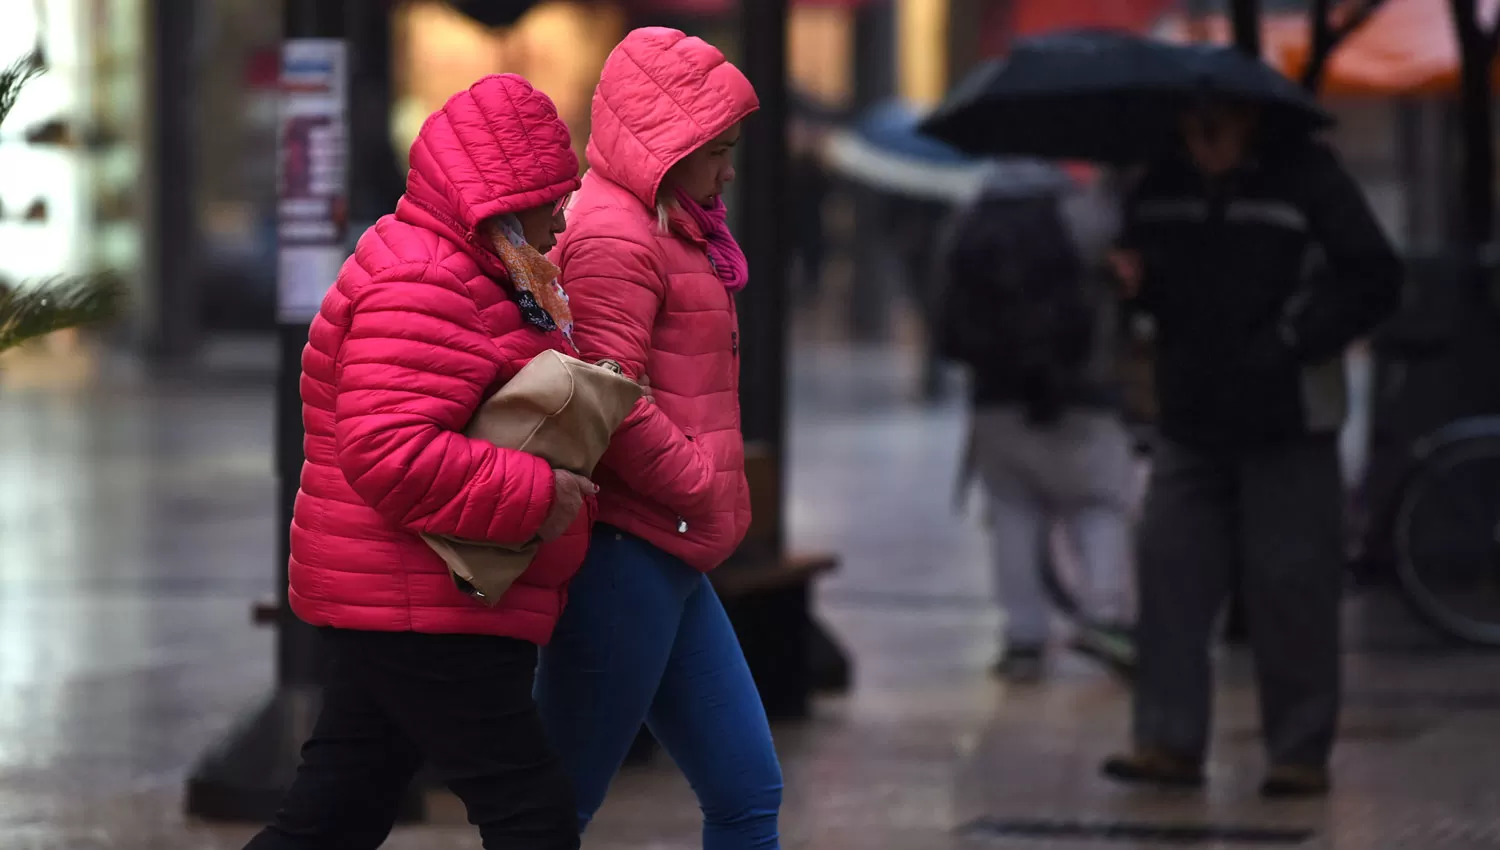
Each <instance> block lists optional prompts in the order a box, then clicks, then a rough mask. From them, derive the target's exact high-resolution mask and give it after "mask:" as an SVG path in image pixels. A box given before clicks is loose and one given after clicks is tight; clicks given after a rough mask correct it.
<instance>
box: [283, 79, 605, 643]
mask: <svg viewBox="0 0 1500 850" xmlns="http://www.w3.org/2000/svg"><path fill="white" fill-rule="evenodd" d="M577 185H578V160H577V157H576V156H574V154H573V152H572V150H571V149H570V148H569V146H568V130H567V127H566V126H564V124H563V123H562V121H561V120H559V119H558V117H557V111H556V110H555V109H554V108H553V105H552V102H551V101H550V100H548V99H547V97H546V96H545V95H543V94H541V93H539V92H537V91H536V90H535V89H533V88H532V87H531V85H530V84H529V83H527V82H526V81H525V80H523V79H521V78H520V77H517V76H514V75H504V76H493V77H486V78H485V79H483V80H480V81H479V82H478V83H475V84H474V86H473V87H472V88H470V89H469V90H468V91H466V92H460V93H459V94H457V95H454V97H453V98H452V99H451V100H449V101H448V103H447V104H446V105H445V106H444V107H443V108H442V109H441V110H439V111H438V112H436V113H434V114H433V116H432V117H431V118H429V119H428V120H427V123H426V124H424V125H423V127H422V131H421V133H420V134H419V135H418V136H417V140H416V143H415V144H413V145H412V149H411V172H410V175H409V176H408V178H407V186H406V195H405V196H404V197H403V198H402V199H401V201H400V203H399V204H398V205H397V206H396V213H395V214H394V215H388V216H386V217H384V218H382V219H381V220H380V221H378V222H377V223H376V224H375V225H374V226H373V227H371V228H370V229H369V230H368V231H366V232H365V234H364V236H362V237H361V238H360V240H359V245H358V247H357V248H356V249H355V252H354V256H353V257H351V258H350V259H349V260H348V261H347V262H345V263H344V267H343V269H342V270H341V271H340V272H339V276H338V281H337V282H336V283H335V284H334V286H333V288H332V289H331V290H330V291H329V293H328V295H327V297H326V298H325V299H324V300H323V306H322V311H321V313H320V314H319V315H318V317H317V318H316V319H315V320H314V321H313V324H312V331H311V336H310V340H309V342H308V345H307V348H306V349H305V350H304V352H303V355H302V402H303V407H302V418H303V422H304V423H305V425H306V428H307V438H306V441H305V446H306V450H307V463H306V464H305V465H304V466H303V468H302V489H301V492H299V493H298V494H297V506H296V513H295V517H294V519H293V523H292V557H291V605H292V608H293V610H295V611H296V613H297V615H298V616H299V617H301V618H302V619H304V620H306V621H307V622H309V623H311V624H313V625H315V626H335V627H339V628H346V629H360V630H366V631H415V632H431V633H464V634H486V635H504V636H508V637H515V638H521V639H523V640H528V641H531V642H533V643H538V644H540V643H545V642H546V641H547V639H548V638H549V637H550V636H551V634H552V629H553V626H554V625H555V624H556V622H557V618H558V615H559V614H560V613H561V612H562V607H563V602H564V600H565V596H566V592H567V586H568V582H569V580H570V579H571V578H572V577H573V574H574V573H575V572H576V571H577V570H578V567H579V565H580V564H581V563H582V562H583V556H584V552H585V551H586V550H587V548H588V533H589V529H590V524H591V521H592V519H593V515H594V514H595V512H596V506H595V505H593V504H592V503H591V504H590V505H589V506H588V507H587V509H586V510H585V511H584V512H583V513H582V514H581V515H580V516H579V518H578V520H577V522H575V523H574V525H573V527H572V529H571V530H569V532H568V533H567V534H565V535H564V536H563V537H561V538H559V539H558V540H555V541H553V542H551V543H549V544H547V545H545V546H543V547H542V549H541V552H540V553H539V554H538V555H537V558H536V561H535V562H534V563H533V564H532V565H531V567H530V568H529V569H528V570H527V571H526V573H525V574H524V575H522V576H521V577H520V579H519V580H518V581H517V582H516V583H515V585H513V586H512V587H511V589H510V590H509V591H508V592H507V593H506V594H505V595H504V596H503V597H502V598H501V600H500V602H499V604H498V605H497V606H496V607H494V608H486V607H485V606H484V605H483V604H481V603H480V602H478V601H476V600H474V599H471V598H470V597H468V596H466V595H464V594H463V593H461V592H460V591H459V590H457V589H456V588H455V587H454V586H453V581H452V579H451V578H450V577H449V575H448V571H447V568H446V567H445V566H444V564H443V561H442V560H441V559H440V558H438V556H437V555H435V554H433V552H432V550H431V549H429V548H428V546H427V544H425V543H423V542H422V539H421V537H419V536H418V535H419V533H423V532H425V533H429V534H440V535H452V536H455V537H461V538H465V539H471V540H488V541H495V542H504V543H523V542H526V541H528V540H531V539H532V538H533V537H534V536H535V535H536V532H537V529H538V527H539V526H540V525H541V524H542V521H543V520H544V519H545V518H546V516H547V514H548V512H549V511H550V510H551V508H552V499H553V479H552V470H551V469H550V468H549V467H548V465H547V464H546V463H545V462H544V461H542V460H540V459H539V458H537V457H534V456H532V455H528V454H522V453H521V452H517V451H511V450H509V449H498V448H496V447H495V446H493V445H490V444H489V443H485V442H482V441H479V440H471V439H469V438H468V437H465V436H464V435H463V434H462V433H461V432H462V431H463V429H464V427H465V426H466V425H467V424H468V422H469V419H470V418H471V417H472V416H473V414H474V411H475V410H476V409H477V408H478V407H479V404H480V402H481V401H483V400H484V399H486V398H488V397H489V396H490V395H491V394H493V393H494V392H495V391H496V390H497V389H499V388H500V386H501V385H503V384H504V383H505V382H506V381H507V380H509V379H510V378H511V377H512V376H513V375H515V374H516V372H517V371H519V370H520V369H521V367H522V366H524V365H525V364H526V363H527V362H529V361H530V360H531V358H532V357H535V356H536V355H537V354H539V353H541V352H543V351H546V350H548V349H555V350H559V351H564V352H568V353H572V352H573V349H572V346H571V345H569V344H568V342H567V340H566V339H565V338H564V337H563V336H562V334H561V333H559V332H557V331H556V330H552V331H544V330H541V329H540V328H539V327H537V326H535V325H533V324H529V323H527V322H526V321H525V320H524V319H523V318H522V314H521V311H520V308H519V307H518V306H517V305H516V303H515V301H513V300H512V298H511V293H510V291H509V290H508V289H507V287H506V285H505V281H507V280H508V277H507V275H506V272H505V267H504V266H503V265H502V264H501V262H500V260H499V258H498V257H497V256H495V254H493V253H492V252H491V250H490V249H489V248H488V247H483V246H482V245H481V241H480V240H479V239H478V238H477V236H476V234H475V228H476V226H477V225H478V224H479V222H480V221H482V220H483V219H485V218H488V217H490V216H494V215H500V214H504V213H508V212H514V211H517V210H522V209H527V208H529V207H534V206H538V205H541V204H545V203H548V202H551V201H555V200H556V199H559V198H561V197H563V196H564V195H566V194H567V193H568V192H570V191H572V190H573V189H574V188H576V187H577Z"/></svg>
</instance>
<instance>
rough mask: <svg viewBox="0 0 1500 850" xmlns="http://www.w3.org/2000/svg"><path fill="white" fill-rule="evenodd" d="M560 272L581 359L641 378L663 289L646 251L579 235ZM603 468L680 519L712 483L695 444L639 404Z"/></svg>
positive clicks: (659, 413)
mask: <svg viewBox="0 0 1500 850" xmlns="http://www.w3.org/2000/svg"><path fill="white" fill-rule="evenodd" d="M562 269H563V273H562V283H563V288H564V289H566V290H567V291H568V298H569V301H570V303H571V304H572V307H573V318H574V322H575V324H574V327H573V341H574V342H575V343H576V344H577V346H578V350H579V352H580V353H581V354H582V355H583V357H584V359H586V360H589V361H591V362H592V361H595V360H600V359H604V358H609V359H612V360H614V361H616V362H618V363H619V364H620V365H621V366H622V367H623V368H624V369H625V372H626V374H628V375H630V376H631V377H633V378H640V376H641V375H642V374H644V373H645V372H646V358H647V352H649V351H650V348H651V329H652V325H653V324H654V323H655V321H656V313H657V310H658V309H659V308H660V306H661V300H662V297H663V293H664V287H665V285H664V283H663V281H662V276H661V273H660V271H659V270H658V265H657V262H656V258H655V256H654V254H653V253H652V251H651V249H650V248H648V247H647V246H645V245H642V244H640V243H638V242H635V241H631V240H627V239H618V238H614V237H607V236H584V237H580V238H578V239H575V240H574V241H573V243H572V244H570V245H569V246H568V249H567V255H566V257H565V258H564V262H563V265H562ZM648 377H649V376H648ZM601 462H602V463H603V464H604V465H605V466H607V467H608V468H610V469H611V470H613V471H614V472H615V474H617V475H619V476H620V478H621V479H622V480H624V482H625V483H626V484H627V485H628V486H629V487H630V488H631V489H632V490H634V491H635V492H637V493H639V494H641V495H642V496H645V497H646V498H648V499H651V500H652V501H654V502H656V503H657V504H659V505H662V506H663V507H665V508H667V509H669V510H671V511H673V512H675V513H677V514H678V515H681V516H692V515H694V514H695V513H697V512H698V511H697V507H698V506H699V505H702V504H703V502H704V500H705V499H706V497H707V496H708V493H709V487H710V485H711V484H712V483H713V466H712V465H711V464H710V463H709V461H708V458H706V457H704V456H703V454H702V453H700V452H699V451H698V447H697V444H695V443H694V442H693V441H692V440H691V439H689V438H688V436H687V435H686V434H684V433H683V432H682V430H681V429H680V428H678V427H677V426H676V425H675V424H674V423H673V422H672V420H670V419H668V418H667V415H666V414H665V413H663V412H662V410H661V408H659V407H657V406H656V405H655V404H652V403H650V402H649V401H646V400H645V399H642V400H641V401H638V402H636V405H635V408H634V409H633V410H632V411H631V412H630V415H629V416H628V417H626V419H625V422H624V423H623V424H622V425H621V426H620V428H619V430H617V431H616V432H615V436H614V440H613V441H611V443H610V446H609V450H608V451H607V452H605V454H604V457H603V459H602V461H601Z"/></svg>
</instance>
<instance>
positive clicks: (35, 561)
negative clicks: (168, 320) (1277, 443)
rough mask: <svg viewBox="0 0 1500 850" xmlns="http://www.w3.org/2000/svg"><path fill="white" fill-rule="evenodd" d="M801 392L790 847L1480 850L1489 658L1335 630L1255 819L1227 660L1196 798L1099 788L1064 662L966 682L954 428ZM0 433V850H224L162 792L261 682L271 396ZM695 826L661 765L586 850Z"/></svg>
mask: <svg viewBox="0 0 1500 850" xmlns="http://www.w3.org/2000/svg"><path fill="white" fill-rule="evenodd" d="M796 371H797V373H798V375H799V378H798V387H797V391H796V393H795V398H796V403H795V405H794V409H795V411H796V415H795V428H794V434H793V445H792V452H793V463H792V479H791V491H792V500H791V504H790V506H789V517H790V520H791V530H792V535H793V539H794V540H795V541H797V543H798V544H800V545H802V546H806V547H809V548H819V549H824V548H832V549H835V550H837V551H839V552H841V553H842V554H843V555H844V557H845V563H844V567H843V569H842V571H841V572H840V573H839V574H837V575H836V576H834V577H832V578H831V579H830V580H829V581H828V582H827V583H826V585H825V586H824V588H823V590H822V592H821V602H820V605H821V610H822V614H823V617H824V619H825V621H826V622H827V623H828V624H829V625H830V626H831V627H832V628H833V630H834V632H835V633H836V634H837V635H838V636H839V638H840V639H841V640H842V641H844V642H845V643H846V645H847V646H848V648H849V649H850V650H851V651H852V652H853V653H854V655H855V658H856V661H857V663H858V664H859V667H858V670H857V677H858V684H857V687H856V689H855V691H854V692H853V693H852V694H850V695H848V696H846V697H841V698H838V699H832V700H825V701H823V702H822V703H820V705H819V706H818V712H817V716H816V718H815V719H813V720H812V721H809V722H807V723H805V724H801V725H797V726H789V727H785V728H781V729H778V730H777V736H778V743H779V745H780V748H781V751H782V754H783V759H784V763H785V771H786V779H787V788H788V791H787V802H786V808H785V812H784V837H785V846H787V847H789V848H799V849H802V850H845V848H848V850H854V848H859V850H919V849H920V850H944V849H945V848H985V847H995V848H1012V847H1013V848H1022V849H1024V848H1033V850H1049V848H1066V850H1075V848H1076V850H1091V848H1097V850H1110V848H1146V847H1170V846H1199V847H1222V848H1234V847H1252V848H1255V847H1258V848H1274V847H1278V846H1298V847H1306V848H1338V850H1401V848H1415V850H1480V848H1500V660H1497V659H1495V658H1491V657H1487V656H1482V655H1474V654H1457V655H1456V654H1452V653H1448V652H1441V651H1437V650H1435V649H1434V648H1433V647H1432V645H1431V644H1430V643H1429V642H1427V641H1425V640H1424V639H1423V638H1422V636H1421V634H1420V632H1412V631H1411V630H1410V628H1409V627H1408V626H1405V625H1401V624H1400V623H1399V619H1400V618H1399V617H1397V616H1395V615H1394V614H1393V613H1392V611H1391V610H1390V609H1389V608H1388V606H1386V605H1384V604H1381V603H1379V601H1378V600H1367V601H1359V602H1357V603H1354V604H1352V605H1351V619H1352V620H1353V621H1354V624H1353V629H1352V631H1353V633H1354V640H1353V641H1352V643H1351V646H1352V647H1353V651H1352V652H1351V654H1350V656H1349V665H1348V666H1349V670H1348V693H1349V697H1348V711H1347V715H1346V719H1345V727H1346V736H1345V739H1344V743H1343V745H1342V746H1341V748H1340V750H1339V753H1338V758H1337V765H1336V766H1337V780H1338V787H1337V789H1336V791H1335V793H1334V794H1333V796H1332V797H1331V798H1330V799H1329V800H1327V801H1326V802H1316V803H1278V804H1268V803H1263V802H1261V801H1260V800H1258V799H1257V798H1256V797H1255V795H1254V789H1255V785H1256V783H1257V782H1258V780H1259V770H1260V767H1261V765H1260V759H1259V753H1258V747H1257V745H1256V743H1255V723H1254V715H1253V710H1252V709H1253V701H1252V698H1251V695H1250V693H1249V692H1248V688H1247V686H1246V684H1245V683H1246V682H1248V679H1249V676H1248V669H1247V666H1248V665H1247V664H1246V662H1245V660H1244V659H1242V658H1237V657H1233V656H1231V657H1228V658H1227V659H1226V662H1225V664H1224V665H1223V668H1224V673H1225V684H1224V687H1223V689H1222V693H1221V699H1220V700H1219V703H1220V718H1221V722H1220V724H1219V734H1218V738H1217V742H1216V751H1215V758H1214V763H1213V765H1212V784H1211V786H1210V788H1209V790H1208V791H1206V792H1205V793H1204V794H1202V795H1198V796H1193V795H1162V794H1152V793H1144V792H1139V791H1130V790H1124V789H1119V788H1116V787H1113V786H1111V785H1109V784H1107V783H1105V782H1103V781H1102V780H1100V779H1098V778H1096V773H1095V767H1096V764H1097V762H1098V760H1099V758H1100V757H1101V756H1103V755H1104V754H1105V753H1107V752H1108V751H1109V750H1110V749H1112V748H1114V747H1115V746H1117V745H1118V744H1120V743H1121V742H1122V741H1123V732H1124V726H1125V719H1126V714H1125V713H1126V701H1125V694H1124V692H1123V691H1122V690H1121V688H1120V687H1119V686H1118V685H1117V684H1115V683H1114V682H1112V681H1111V680H1109V679H1108V678H1106V677H1104V676H1103V675H1101V674H1099V673H1098V672H1096V671H1095V670H1093V669H1092V668H1089V667H1087V666H1085V665H1083V664H1082V663H1079V662H1075V661H1072V660H1062V661H1061V662H1060V663H1059V664H1058V665H1057V668H1058V669H1057V670H1056V675H1055V677H1054V679H1053V681H1052V682H1050V683H1049V684H1047V685H1045V686H1042V687H1037V688H1032V689H1026V690H1016V689H1007V688H1005V687H1002V686H1000V685H997V684H994V683H992V682H990V681H988V680H987V679H986V678H985V675H984V672H983V671H984V667H985V664H986V662H987V661H988V660H989V657H990V653H991V651H992V647H993V635H994V631H995V625H996V617H995V615H994V613H993V612H992V611H991V608H990V604H989V602H988V587H989V580H988V577H987V574H986V569H985V566H984V563H983V557H984V546H983V539H982V537H980V536H979V531H978V529H977V528H976V527H975V526H974V525H973V524H971V523H965V522H963V521H961V520H959V519H958V518H956V517H954V516H953V515H952V511H951V509H950V504H951V501H950V493H951V484H952V477H951V476H952V472H953V465H954V461H955V459H956V455H957V446H958V442H959V441H958V435H959V431H960V427H961V423H960V417H959V416H958V414H957V412H956V411H953V410H936V411H929V410H922V409H920V408H917V407H916V406H914V405H910V404H908V403H906V401H905V400H904V395H905V389H904V388H905V387H907V386H910V383H909V380H910V378H911V370H910V369H909V368H908V366H907V365H906V364H904V363H903V362H902V361H901V360H900V359H899V358H896V357H892V356H891V355H889V354H880V353H869V352H862V353H858V354H855V353H852V352H848V351H843V350H838V349H826V350H821V351H804V352H799V357H798V360H797V361H796ZM0 434H4V435H5V436H4V440H3V441H0V565H3V569H0V848H4V850H64V848H66V850H92V848H122V849H123V850H178V848H184V849H185V848H236V847H239V846H240V845H241V844H242V842H243V841H244V840H245V838H246V837H247V835H248V833H249V831H248V829H247V828H244V827H225V826H212V825H203V824H189V823H186V822H185V821H184V818H183V816H182V814H181V800H180V795H181V788H182V778H183V775H184V774H185V772H186V770H187V769H188V767H189V765H190V764H191V763H192V761H193V760H194V759H195V758H196V756H197V755H198V754H199V753H200V752H201V751H202V750H203V749H204V748H205V747H206V746H207V745H208V744H210V743H211V742H212V741H214V740H216V739H217V738H218V737H219V736H220V735H222V734H223V732H224V730H225V728H226V726H227V725H228V724H229V723H230V722H231V721H232V720H233V718H234V717H235V715H236V714H237V713H238V712H239V711H240V710H242V709H243V708H245V707H246V706H248V705H250V704H251V703H252V702H253V700H254V699H256V698H257V697H258V696H259V695H260V694H261V693H263V690H264V688H265V687H266V684H267V683H268V682H269V680H270V676H271V667H270V650H271V643H270V636H269V635H268V634H266V633H264V632H262V631H257V630H255V629H254V628H252V627H251V626H250V624H249V616H248V607H249V602H250V600H252V599H254V598H256V597H257V596H259V595H261V594H263V593H265V592H266V591H268V590H269V589H270V587H271V578H270V573H271V570H272V558H273V557H274V555H273V552H274V539H275V538H274V533H275V529H274V524H273V520H272V517H271V510H270V508H271V503H270V499H271V492H272V488H271V481H270V478H269V471H270V455H269V437H270V409H269V394H268V392H267V391H266V390H265V389H263V388H259V387H256V386H254V385H251V386H247V387H241V388H238V389H232V388H220V389H215V390H211V391H205V390H204V389H203V388H202V387H193V388H188V387H184V386H178V387H166V386H144V385H134V384H131V383H130V382H128V381H127V382H123V383H121V384H118V385H114V386H112V387H110V388H107V389H101V390H96V391H91V392H89V393H86V394H72V393H66V392H50V391H46V390H33V389H25V390H15V391H12V392H10V393H9V394H7V395H0ZM1375 622H1382V623H1387V624H1392V623H1394V624H1395V625H1386V626H1383V627H1379V628H1377V627H1376V626H1374V625H1372V623H1375ZM1393 630H1394V631H1395V632H1396V633H1397V634H1395V635H1394V636H1393V635H1392V634H1391V632H1392V631H1393ZM433 814H434V821H435V822H434V823H433V824H431V825H426V826H422V827H416V828H406V829H402V830H399V831H398V833H397V834H396V835H395V836H394V837H393V838H392V840H391V842H390V843H389V844H388V845H387V846H389V847H392V848H399V849H405V848H409V850H417V848H422V850H436V848H444V847H477V846H478V842H477V838H476V837H475V836H474V835H473V833H472V830H471V829H470V828H468V827H467V826H465V825H463V823H462V815H461V813H460V812H458V811H456V810H455V807H454V805H453V803H452V801H451V800H447V799H444V798H441V797H438V798H435V799H434V813H433ZM697 817H698V816H697V812H696V808H695V805H694V803H693V800H692V797H691V794H690V793H689V792H688V790H687V788H686V785H685V783H684V782H683V781H682V780H681V779H680V778H679V777H678V776H677V775H676V773H675V771H674V770H673V769H672V767H671V764H670V762H669V761H667V760H666V759H662V760H661V763H660V764H658V765H655V766H653V767H650V768H646V769H643V770H637V771H632V772H629V773H627V774H626V775H624V776H622V777H621V778H620V780H619V782H618V783H617V787H616V789H615V791H614V793H613V795H612V797H611V799H610V801H609V803H608V804H607V805H606V808H605V810H604V811H603V812H602V813H601V814H600V817H599V819H598V820H597V821H596V823H595V827H594V828H593V830H592V831H591V834H590V836H589V838H588V840H587V842H586V846H588V847H592V848H600V850H606V848H612V849H613V850H625V849H626V848H630V850H648V848H655V850H676V849H677V848H694V847H697V846H698V841H697ZM986 825H998V826H1001V827H1007V826H1008V827H1013V828H1017V829H1020V830H1021V831H1026V830H1028V829H1029V830H1033V831H1036V832H1045V831H1047V830H1048V829H1050V830H1051V832H1052V833H1053V835H1052V837H1046V836H1042V835H1031V836H1017V835H1001V834H995V833H993V832H991V831H987V830H986V829H985V828H984V827H985V826H986ZM1163 827H1176V828H1179V829H1182V828H1190V827H1201V828H1203V829H1204V831H1205V832H1208V831H1211V830H1215V829H1216V830H1220V831H1222V833H1223V834H1224V835H1227V836H1228V838H1230V839H1233V838H1235V831H1236V830H1241V831H1245V833H1246V837H1254V836H1252V835H1249V833H1250V832H1251V831H1259V832H1261V833H1262V834H1261V835H1260V838H1262V839H1266V840H1261V841H1259V842H1255V843H1242V842H1241V843H1235V842H1233V841H1227V840H1226V841H1218V842H1214V841H1211V840H1205V841H1203V842H1200V843H1197V844H1187V845H1183V844H1176V845H1173V844H1168V843H1164V840H1163V838H1162V837H1161V836H1160V835H1158V836H1156V837H1153V836H1152V835H1151V830H1152V829H1160V828H1163ZM1301 837H1305V838H1306V840H1305V841H1301V842H1300V843H1285V842H1283V843H1275V840H1276V839H1287V840H1291V839H1295V838H1301ZM1268 841H1271V842H1272V843H1267V842H1268Z"/></svg>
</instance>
